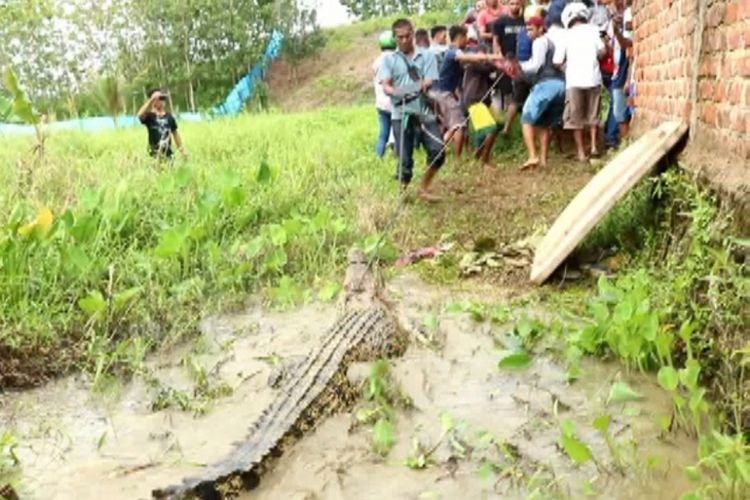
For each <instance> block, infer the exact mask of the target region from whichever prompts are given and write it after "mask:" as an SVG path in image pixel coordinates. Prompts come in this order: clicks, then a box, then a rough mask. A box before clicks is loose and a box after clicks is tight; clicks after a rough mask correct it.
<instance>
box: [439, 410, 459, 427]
mask: <svg viewBox="0 0 750 500" xmlns="http://www.w3.org/2000/svg"><path fill="white" fill-rule="evenodd" d="M440 427H441V428H442V429H443V432H448V431H450V430H452V429H453V428H454V427H456V421H455V420H454V418H453V415H451V414H450V413H448V412H447V411H444V412H441V413H440Z"/></svg>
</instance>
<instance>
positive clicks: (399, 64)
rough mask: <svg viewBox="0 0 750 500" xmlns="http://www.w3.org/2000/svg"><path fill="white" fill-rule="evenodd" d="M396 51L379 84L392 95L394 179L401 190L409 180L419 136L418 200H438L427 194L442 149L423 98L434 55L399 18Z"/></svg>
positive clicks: (430, 81)
mask: <svg viewBox="0 0 750 500" xmlns="http://www.w3.org/2000/svg"><path fill="white" fill-rule="evenodd" d="M392 31H393V35H394V37H395V38H396V45H397V49H396V51H395V52H393V53H392V54H389V55H388V57H386V58H385V59H384V60H383V64H382V65H381V66H380V71H379V72H378V81H379V82H381V83H382V84H383V90H385V93H386V94H387V95H389V96H391V104H392V106H393V111H392V113H391V119H392V122H391V123H392V125H393V135H394V137H395V139H396V151H397V153H398V157H399V163H398V169H397V174H396V176H397V178H398V180H399V181H400V182H401V187H402V189H406V187H407V186H408V185H409V183H410V182H411V180H412V176H413V168H414V158H413V157H414V142H415V139H416V138H418V137H421V138H422V139H423V141H424V143H425V146H426V149H427V171H426V172H425V176H424V179H423V180H422V185H421V186H420V188H419V197H420V198H421V199H422V200H425V201H437V198H435V197H434V196H433V195H432V194H431V193H430V186H431V184H432V180H433V179H434V178H435V174H436V173H437V171H438V170H439V169H440V167H442V166H443V163H444V162H445V151H444V150H445V148H444V145H443V141H442V137H440V129H439V128H438V124H437V120H436V118H435V115H434V114H433V113H432V111H431V110H430V109H429V107H428V106H427V104H426V102H425V99H424V96H425V95H426V93H427V92H428V91H429V89H430V87H432V84H433V83H434V82H435V81H437V80H438V77H439V75H438V70H437V67H436V66H437V64H436V60H435V56H434V55H433V54H432V53H430V52H429V51H426V50H422V49H418V48H417V47H415V44H414V28H413V26H412V24H411V21H409V20H408V19H398V20H397V21H396V22H394V23H393V26H392Z"/></svg>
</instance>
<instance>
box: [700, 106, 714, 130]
mask: <svg viewBox="0 0 750 500" xmlns="http://www.w3.org/2000/svg"><path fill="white" fill-rule="evenodd" d="M701 118H702V119H703V121H704V122H706V123H708V124H710V125H715V124H716V106H715V105H714V104H713V103H707V104H704V105H703V110H702V111H701Z"/></svg>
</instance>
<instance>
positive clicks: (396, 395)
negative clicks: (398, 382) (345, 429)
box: [357, 359, 411, 456]
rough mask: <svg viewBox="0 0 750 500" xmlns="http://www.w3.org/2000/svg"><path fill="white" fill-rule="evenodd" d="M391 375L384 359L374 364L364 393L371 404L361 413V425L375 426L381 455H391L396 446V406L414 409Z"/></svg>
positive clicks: (375, 445) (375, 440)
mask: <svg viewBox="0 0 750 500" xmlns="http://www.w3.org/2000/svg"><path fill="white" fill-rule="evenodd" d="M390 373H391V365H390V363H389V362H388V361H386V360H383V359H381V360H378V361H376V362H374V363H373V364H372V366H371V367H370V373H369V375H368V376H367V381H366V385H365V393H364V396H365V399H366V400H367V401H369V402H370V404H368V405H367V406H365V407H363V408H361V409H360V410H359V411H357V420H358V421H359V422H360V423H361V424H369V425H372V447H373V450H374V451H375V452H376V453H378V454H379V455H381V456H385V455H387V454H388V452H390V451H391V448H393V445H395V444H396V437H395V431H394V427H393V426H394V422H395V419H396V412H395V410H394V407H395V406H399V407H402V408H403V407H409V406H411V402H410V401H409V399H408V397H406V396H404V395H403V394H402V393H401V391H400V390H398V388H397V387H396V386H395V385H394V383H393V380H392V379H391V375H390Z"/></svg>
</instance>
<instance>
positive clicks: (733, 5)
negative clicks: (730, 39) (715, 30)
mask: <svg viewBox="0 0 750 500" xmlns="http://www.w3.org/2000/svg"><path fill="white" fill-rule="evenodd" d="M739 14H740V4H739V2H732V1H731V0H730V2H729V4H727V11H726V13H725V14H724V22H726V23H729V24H731V23H733V22H735V21H736V20H737V19H738V17H739Z"/></svg>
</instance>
